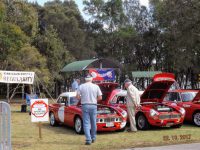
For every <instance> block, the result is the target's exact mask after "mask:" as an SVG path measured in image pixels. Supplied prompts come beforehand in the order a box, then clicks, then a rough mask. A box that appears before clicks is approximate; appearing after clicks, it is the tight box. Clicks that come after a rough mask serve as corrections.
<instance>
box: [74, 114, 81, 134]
mask: <svg viewBox="0 0 200 150" xmlns="http://www.w3.org/2000/svg"><path fill="white" fill-rule="evenodd" d="M74 129H75V131H76V133H78V134H82V133H83V121H82V119H81V118H80V117H76V118H75V122H74Z"/></svg>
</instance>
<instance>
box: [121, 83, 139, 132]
mask: <svg viewBox="0 0 200 150" xmlns="http://www.w3.org/2000/svg"><path fill="white" fill-rule="evenodd" d="M124 85H125V88H126V89H127V103H126V106H127V112H128V115H129V120H130V131H132V132H136V131H137V127H136V121H135V111H136V108H137V107H139V106H140V95H139V91H138V89H137V88H136V87H135V86H133V84H132V81H131V80H130V79H126V80H125V81H124Z"/></svg>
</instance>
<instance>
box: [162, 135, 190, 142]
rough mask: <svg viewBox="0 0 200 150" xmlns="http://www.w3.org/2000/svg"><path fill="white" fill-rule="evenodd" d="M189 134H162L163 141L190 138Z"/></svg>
mask: <svg viewBox="0 0 200 150" xmlns="http://www.w3.org/2000/svg"><path fill="white" fill-rule="evenodd" d="M191 136H192V135H191V134H183V135H164V136H163V141H165V142H168V141H184V140H191Z"/></svg>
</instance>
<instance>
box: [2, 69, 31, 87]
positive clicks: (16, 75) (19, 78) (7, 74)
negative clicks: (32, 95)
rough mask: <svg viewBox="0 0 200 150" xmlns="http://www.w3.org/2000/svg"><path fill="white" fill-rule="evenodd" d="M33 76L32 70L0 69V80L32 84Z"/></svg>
mask: <svg viewBox="0 0 200 150" xmlns="http://www.w3.org/2000/svg"><path fill="white" fill-rule="evenodd" d="M34 76H35V73H34V72H23V71H0V82H2V83H21V84H33V82H34Z"/></svg>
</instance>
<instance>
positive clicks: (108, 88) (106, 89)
mask: <svg viewBox="0 0 200 150" xmlns="http://www.w3.org/2000/svg"><path fill="white" fill-rule="evenodd" d="M97 85H98V86H99V87H100V89H101V91H102V94H103V95H102V100H107V98H108V97H110V95H111V92H112V91H113V90H114V89H116V88H117V87H118V86H119V84H118V83H112V82H105V83H97Z"/></svg>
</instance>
